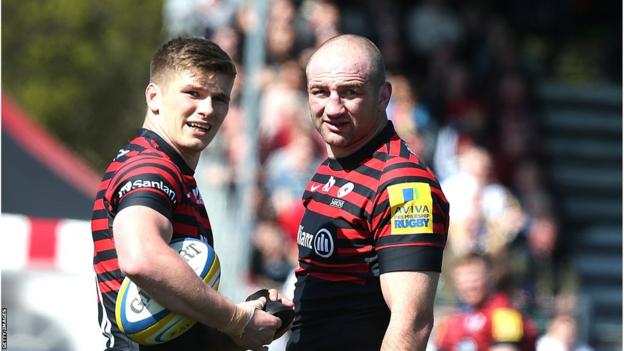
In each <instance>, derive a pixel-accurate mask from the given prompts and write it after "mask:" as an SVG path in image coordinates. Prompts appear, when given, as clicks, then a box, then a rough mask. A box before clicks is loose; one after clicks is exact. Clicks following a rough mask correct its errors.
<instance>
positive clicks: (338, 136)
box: [321, 129, 349, 147]
mask: <svg viewBox="0 0 624 351" xmlns="http://www.w3.org/2000/svg"><path fill="white" fill-rule="evenodd" d="M321 136H322V137H323V140H324V141H325V143H327V144H328V145H331V146H338V147H340V146H344V145H346V144H348V142H349V138H348V136H347V135H345V134H342V133H336V132H333V131H330V130H328V129H324V130H323V131H322V133H321Z"/></svg>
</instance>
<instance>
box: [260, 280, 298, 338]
mask: <svg viewBox="0 0 624 351" xmlns="http://www.w3.org/2000/svg"><path fill="white" fill-rule="evenodd" d="M269 300H271V301H275V302H280V303H281V304H282V305H284V306H286V307H288V308H290V309H293V308H294V307H295V304H294V303H293V302H292V301H291V300H290V299H287V298H285V297H282V296H280V294H279V292H278V291H277V290H276V289H269ZM265 310H266V308H265ZM269 312H270V311H269ZM291 323H292V321H291ZM289 324H290V323H289ZM288 329H290V325H288V326H281V327H280V328H279V329H278V330H277V333H275V337H274V338H275V339H278V338H279V337H280V336H282V335H284V334H285V333H286V332H287V331H288Z"/></svg>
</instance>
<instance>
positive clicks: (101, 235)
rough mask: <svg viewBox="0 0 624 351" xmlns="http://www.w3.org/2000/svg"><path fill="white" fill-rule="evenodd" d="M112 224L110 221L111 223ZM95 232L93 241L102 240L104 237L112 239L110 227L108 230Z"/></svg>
mask: <svg viewBox="0 0 624 351" xmlns="http://www.w3.org/2000/svg"><path fill="white" fill-rule="evenodd" d="M109 225H110V223H109ZM92 233H93V241H98V240H102V239H110V238H111V236H110V235H109V234H110V229H108V230H96V231H94V232H92Z"/></svg>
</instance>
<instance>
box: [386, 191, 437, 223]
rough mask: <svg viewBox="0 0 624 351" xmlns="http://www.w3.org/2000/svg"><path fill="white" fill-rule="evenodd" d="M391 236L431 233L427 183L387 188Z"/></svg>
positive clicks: (430, 207)
mask: <svg viewBox="0 0 624 351" xmlns="http://www.w3.org/2000/svg"><path fill="white" fill-rule="evenodd" d="M387 191H388V198H389V200H390V207H391V208H390V211H391V216H392V218H391V224H390V226H391V227H390V233H391V234H393V235H394V234H399V235H401V234H426V233H433V213H432V211H433V208H432V203H433V201H432V199H431V188H430V187H429V184H427V183H416V182H415V183H402V184H395V185H391V186H389V187H388V190H387Z"/></svg>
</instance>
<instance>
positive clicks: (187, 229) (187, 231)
mask: <svg viewBox="0 0 624 351" xmlns="http://www.w3.org/2000/svg"><path fill="white" fill-rule="evenodd" d="M173 232H174V233H176V234H184V235H191V236H197V234H198V230H197V226H196V225H191V224H184V223H175V224H174V225H173Z"/></svg>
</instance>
